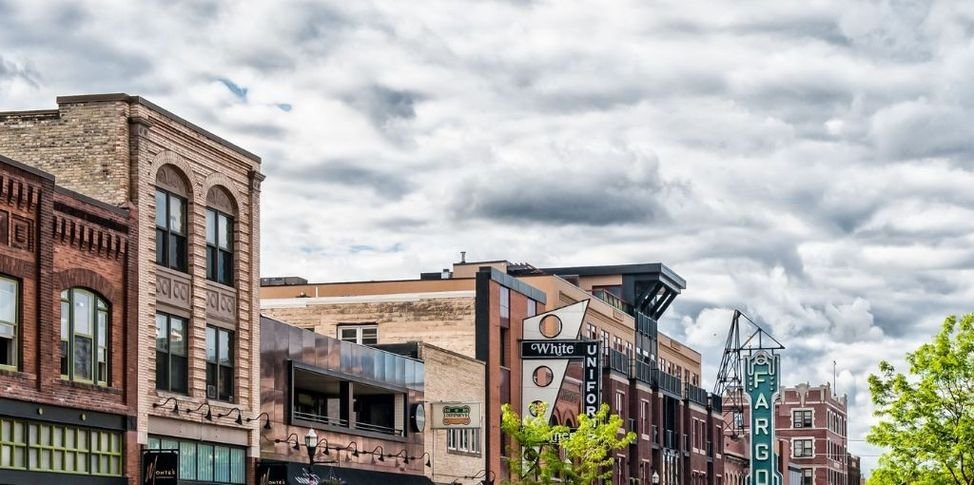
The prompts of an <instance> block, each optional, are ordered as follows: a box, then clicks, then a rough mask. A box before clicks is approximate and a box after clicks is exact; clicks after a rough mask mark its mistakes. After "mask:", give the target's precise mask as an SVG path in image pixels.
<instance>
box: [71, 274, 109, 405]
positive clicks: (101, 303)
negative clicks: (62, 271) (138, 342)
mask: <svg viewBox="0 0 974 485" xmlns="http://www.w3.org/2000/svg"><path fill="white" fill-rule="evenodd" d="M108 329H109V325H108V304H107V303H105V300H103V299H102V298H101V297H99V296H98V295H97V294H95V293H92V292H91V291H88V290H85V289H82V288H71V289H67V290H64V291H62V292H61V377H62V378H63V379H67V380H71V381H79V382H92V383H96V384H98V385H102V386H107V385H108V381H109V380H108V372H109V368H108V354H109V351H110V349H109V345H108Z"/></svg>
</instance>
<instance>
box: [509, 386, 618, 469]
mask: <svg viewBox="0 0 974 485" xmlns="http://www.w3.org/2000/svg"><path fill="white" fill-rule="evenodd" d="M538 407H539V409H538V412H537V415H538V416H537V417H527V416H525V417H524V418H523V419H522V418H521V417H520V416H518V414H517V413H515V412H514V411H513V410H511V407H510V405H508V404H505V405H504V407H503V417H502V421H501V429H502V430H503V431H504V433H506V434H507V435H508V436H510V437H511V438H513V440H512V443H511V444H510V447H509V454H508V456H509V457H510V470H511V477H512V479H511V483H514V484H519V485H545V484H549V483H554V482H555V481H557V480H560V481H561V482H560V483H564V484H578V485H589V484H591V483H594V482H595V481H596V480H598V479H611V477H612V463H613V456H612V452H613V451H615V450H618V449H621V448H625V447H626V446H629V444H630V443H632V442H633V441H634V440H635V439H636V434H635V433H632V432H629V433H626V432H624V428H623V421H622V418H621V417H619V416H618V415H616V414H610V413H609V406H608V405H606V404H603V405H602V406H601V407H600V408H599V411H598V413H596V415H595V416H594V417H591V418H590V417H588V415H585V414H580V415H579V416H578V428H576V429H575V430H570V429H569V428H568V427H567V426H564V425H551V424H549V423H548V422H547V421H546V420H545V419H544V415H545V412H544V411H545V405H543V404H542V405H539V406H538ZM569 431H573V432H572V433H571V434H569ZM556 437H563V439H560V440H557V442H556V439H555V438H556Z"/></svg>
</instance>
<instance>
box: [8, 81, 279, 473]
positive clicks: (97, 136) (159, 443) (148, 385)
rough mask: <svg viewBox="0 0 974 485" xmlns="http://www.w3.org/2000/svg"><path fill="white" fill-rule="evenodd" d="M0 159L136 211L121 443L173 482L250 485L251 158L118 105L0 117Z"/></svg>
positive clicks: (75, 105)
mask: <svg viewBox="0 0 974 485" xmlns="http://www.w3.org/2000/svg"><path fill="white" fill-rule="evenodd" d="M0 154H4V155H7V156H10V157H14V158H16V159H18V160H20V161H22V162H23V163H26V164H28V165H32V166H34V167H36V168H39V169H41V170H44V171H46V172H48V173H50V174H52V175H53V176H54V177H55V179H56V181H57V184H58V185H60V186H63V187H65V188H67V189H70V190H73V191H75V192H78V193H80V194H82V195H84V196H87V197H90V198H91V199H94V200H97V201H99V202H102V203H106V204H109V205H112V206H117V207H126V208H129V209H131V210H133V211H136V212H137V214H138V221H139V223H138V224H137V225H136V227H135V228H134V231H135V233H136V235H137V238H136V240H137V242H138V244H137V247H136V248H133V249H134V250H135V251H136V254H137V255H138V258H137V261H138V263H137V277H135V281H130V282H128V284H130V285H135V286H137V292H136V294H137V295H138V296H137V301H138V306H137V315H138V317H137V319H136V321H135V322H133V324H134V325H137V329H138V345H137V348H136V349H129V350H131V351H133V352H137V360H136V362H137V365H133V366H132V367H130V368H129V369H128V372H132V373H137V376H138V380H137V386H136V388H135V389H134V392H137V393H138V413H137V419H136V420H135V421H136V422H135V423H131V425H130V426H132V427H133V428H134V430H135V431H136V433H135V440H136V441H137V443H138V444H139V445H141V446H142V448H143V449H152V448H156V449H175V450H178V453H179V455H180V468H179V478H180V480H187V481H198V482H206V483H216V484H239V483H253V474H252V470H253V463H254V460H255V458H256V456H257V450H258V446H257V445H258V440H259V438H260V433H259V431H258V430H259V429H260V428H259V426H258V423H257V421H256V420H255V419H254V418H255V415H256V410H257V405H258V402H259V396H258V392H259V390H258V386H257V385H256V380H257V371H258V366H257V363H258V360H259V349H258V345H259V341H260V340H259V335H258V333H259V311H258V305H257V303H258V302H257V292H256V291H255V290H256V285H257V282H258V280H257V278H258V270H259V263H260V261H259V247H260V238H259V227H260V220H259V214H260V183H261V181H262V180H263V175H261V173H260V158H258V157H257V156H256V155H254V154H252V153H250V152H248V151H246V150H244V149H242V148H239V147H237V146H235V145H233V144H231V143H230V142H227V141H226V140H223V139H222V138H220V137H218V136H216V135H214V134H212V133H210V132H208V131H206V130H204V129H202V128H200V127H198V126H196V125H194V124H192V123H190V122H188V121H186V120H184V119H182V118H180V117H179V116H177V115H175V114H173V113H170V112H169V111H167V110H165V109H163V108H161V107H159V106H157V105H155V104H153V103H152V102H150V101H148V100H146V99H143V98H141V97H138V96H129V95H126V94H103V95H85V96H64V97H59V98H57V107H56V108H53V109H42V110H36V111H19V112H4V113H0ZM84 237H85V236H82V238H84ZM114 350H120V349H114ZM127 445H128V444H127ZM126 474H127V475H128V477H129V480H130V483H136V482H138V481H139V479H140V476H139V475H140V471H139V470H127V471H126ZM248 477H249V478H248Z"/></svg>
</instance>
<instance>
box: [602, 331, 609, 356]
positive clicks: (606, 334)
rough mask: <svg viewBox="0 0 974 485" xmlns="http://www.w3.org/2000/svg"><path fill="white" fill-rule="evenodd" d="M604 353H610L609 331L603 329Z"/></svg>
mask: <svg viewBox="0 0 974 485" xmlns="http://www.w3.org/2000/svg"><path fill="white" fill-rule="evenodd" d="M602 355H609V332H606V331H605V330H603V331H602Z"/></svg>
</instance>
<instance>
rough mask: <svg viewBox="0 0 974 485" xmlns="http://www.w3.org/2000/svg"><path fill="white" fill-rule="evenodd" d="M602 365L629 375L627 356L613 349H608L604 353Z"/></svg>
mask: <svg viewBox="0 0 974 485" xmlns="http://www.w3.org/2000/svg"><path fill="white" fill-rule="evenodd" d="M602 366H603V367H604V368H607V369H611V370H614V371H616V372H621V373H623V374H625V375H626V376H628V375H629V356H628V355H626V354H624V353H622V352H619V351H618V350H615V349H609V353H608V354H605V356H604V359H603V362H602Z"/></svg>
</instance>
